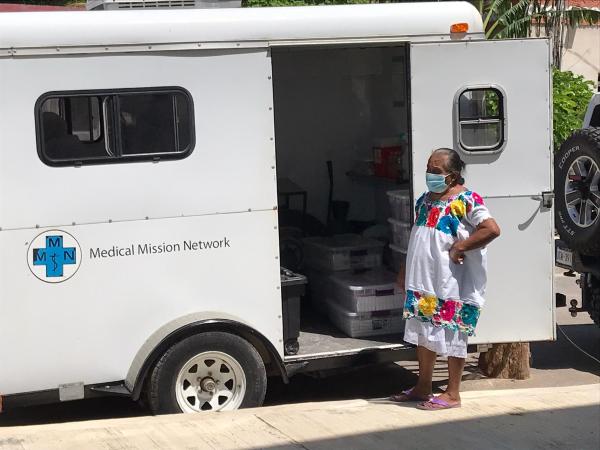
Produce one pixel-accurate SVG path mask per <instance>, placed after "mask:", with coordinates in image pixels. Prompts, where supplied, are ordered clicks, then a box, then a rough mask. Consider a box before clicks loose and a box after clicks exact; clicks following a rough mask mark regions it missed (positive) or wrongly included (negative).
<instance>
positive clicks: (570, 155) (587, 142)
mask: <svg viewBox="0 0 600 450" xmlns="http://www.w3.org/2000/svg"><path fill="white" fill-rule="evenodd" d="M599 184H600V128H594V127H592V128H585V129H582V130H577V131H575V132H574V133H573V134H572V135H571V136H570V137H569V138H568V139H567V140H566V141H565V142H564V143H563V144H562V145H561V146H560V150H559V151H558V152H557V153H556V155H555V162H554V193H555V199H556V200H555V201H556V208H555V211H556V229H557V230H558V233H559V234H560V237H561V239H562V240H563V241H564V242H565V243H566V244H567V245H568V246H569V247H570V248H572V249H573V250H577V251H579V252H581V253H583V254H585V255H600V189H599Z"/></svg>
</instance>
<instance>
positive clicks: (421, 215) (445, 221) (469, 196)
mask: <svg viewBox="0 0 600 450" xmlns="http://www.w3.org/2000/svg"><path fill="white" fill-rule="evenodd" d="M481 205H483V199H482V198H481V196H480V195H479V194H477V193H476V192H473V191H465V192H461V193H460V194H458V195H456V196H454V197H450V199H448V200H430V199H429V198H428V197H427V193H425V194H423V195H421V197H419V199H418V200H417V203H416V205H415V217H416V220H415V225H416V226H420V227H423V226H426V227H431V228H436V229H437V230H439V231H442V232H444V233H446V234H450V235H452V236H454V237H456V236H457V234H458V227H459V225H460V221H461V220H462V219H463V218H464V217H465V216H466V215H467V214H469V213H471V211H473V208H474V207H477V206H481Z"/></svg>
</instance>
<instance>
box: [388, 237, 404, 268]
mask: <svg viewBox="0 0 600 450" xmlns="http://www.w3.org/2000/svg"><path fill="white" fill-rule="evenodd" d="M390 248H391V249H392V268H393V269H394V271H395V272H400V269H402V268H404V267H406V249H404V248H400V247H397V246H395V245H394V244H390Z"/></svg>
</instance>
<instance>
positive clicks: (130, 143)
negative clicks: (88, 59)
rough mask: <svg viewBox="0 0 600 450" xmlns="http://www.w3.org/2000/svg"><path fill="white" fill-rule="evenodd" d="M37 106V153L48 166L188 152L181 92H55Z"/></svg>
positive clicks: (188, 105) (187, 111)
mask: <svg viewBox="0 0 600 450" xmlns="http://www.w3.org/2000/svg"><path fill="white" fill-rule="evenodd" d="M38 105H39V106H38V114H37V120H38V152H39V154H40V157H41V158H42V160H43V161H44V162H45V163H47V164H50V165H70V164H77V165H81V164H93V163H100V162H106V163H109V162H127V161H132V160H160V159H162V158H166V159H178V158H183V157H185V156H187V155H188V154H189V153H190V152H191V150H192V148H193V136H194V130H193V126H194V121H193V105H192V102H191V98H190V97H189V95H187V93H185V91H183V90H175V89H163V90H153V91H151V92H144V91H142V90H136V91H118V92H114V93H111V92H98V93H91V94H89V95H82V94H79V93H61V94H52V95H46V96H44V97H42V99H41V100H40V101H38Z"/></svg>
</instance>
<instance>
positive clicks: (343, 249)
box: [303, 234, 384, 272]
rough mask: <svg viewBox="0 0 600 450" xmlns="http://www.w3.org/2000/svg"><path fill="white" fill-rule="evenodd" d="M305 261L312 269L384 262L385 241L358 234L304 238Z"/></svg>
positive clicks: (365, 267) (363, 267)
mask: <svg viewBox="0 0 600 450" xmlns="http://www.w3.org/2000/svg"><path fill="white" fill-rule="evenodd" d="M303 243H304V262H305V264H306V265H307V266H308V267H310V268H313V269H321V270H325V271H330V272H335V271H340V270H352V269H372V268H375V267H379V266H381V261H382V254H383V247H384V244H383V243H382V242H379V241H376V240H374V239H368V238H365V237H362V236H360V235H358V234H338V235H335V236H332V237H311V238H306V239H304V240H303Z"/></svg>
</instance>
